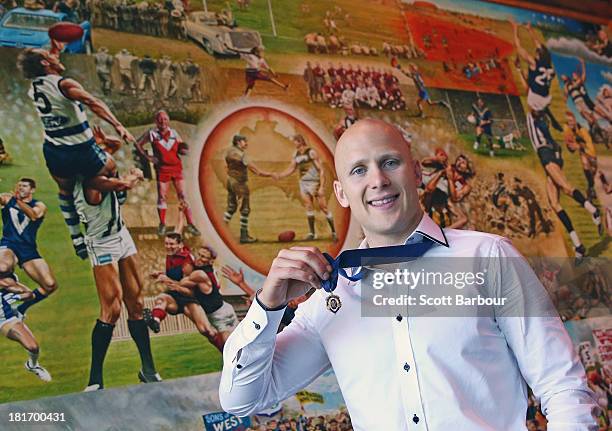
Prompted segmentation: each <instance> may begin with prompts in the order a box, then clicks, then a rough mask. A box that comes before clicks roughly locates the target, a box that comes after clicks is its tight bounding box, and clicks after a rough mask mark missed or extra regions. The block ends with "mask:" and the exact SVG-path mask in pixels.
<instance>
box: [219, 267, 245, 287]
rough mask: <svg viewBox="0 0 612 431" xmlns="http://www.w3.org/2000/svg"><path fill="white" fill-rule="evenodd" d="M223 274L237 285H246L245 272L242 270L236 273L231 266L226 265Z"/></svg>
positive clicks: (222, 270)
mask: <svg viewBox="0 0 612 431" xmlns="http://www.w3.org/2000/svg"><path fill="white" fill-rule="evenodd" d="M221 273H222V274H223V276H224V277H225V278H227V279H228V280H229V281H231V282H232V283H234V284H236V285H239V284H240V283H244V272H243V271H242V268H240V270H239V271H238V272H236V270H235V269H234V268H232V267H231V266H229V265H225V266H224V267H223V268H221Z"/></svg>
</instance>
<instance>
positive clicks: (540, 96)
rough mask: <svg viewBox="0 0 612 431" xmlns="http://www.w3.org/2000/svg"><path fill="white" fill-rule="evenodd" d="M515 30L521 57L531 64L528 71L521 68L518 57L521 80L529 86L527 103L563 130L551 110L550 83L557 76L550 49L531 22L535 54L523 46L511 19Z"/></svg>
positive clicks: (530, 107)
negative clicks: (540, 38) (525, 71)
mask: <svg viewBox="0 0 612 431" xmlns="http://www.w3.org/2000/svg"><path fill="white" fill-rule="evenodd" d="M510 24H512V29H513V31H514V44H515V45H516V50H517V52H518V55H519V57H520V58H522V59H523V60H524V61H525V62H527V64H528V65H529V67H528V71H527V73H526V74H525V73H523V71H522V70H521V63H520V61H519V60H518V59H517V63H516V66H517V68H518V70H519V74H520V76H521V80H522V81H523V84H524V85H525V86H526V87H527V105H528V106H529V109H530V110H531V111H536V112H539V111H542V112H544V113H545V114H546V116H547V117H548V118H549V119H550V122H551V124H552V126H553V127H554V128H555V129H557V130H558V131H562V130H563V129H562V127H561V125H560V124H559V122H558V121H557V120H556V119H555V117H554V116H553V114H552V112H550V103H551V101H552V95H551V94H550V84H551V82H552V80H553V78H554V77H555V70H554V69H553V66H552V60H551V56H550V51H549V50H548V48H546V46H545V45H544V44H542V43H541V42H540V40H539V39H538V37H537V36H536V34H535V32H534V31H533V29H532V28H531V25H530V24H527V30H528V31H529V35H530V36H531V39H532V40H533V41H534V43H535V45H536V50H535V55H533V56H532V55H531V54H529V52H527V50H526V49H525V48H523V47H522V46H521V42H520V40H519V36H518V24H517V23H516V22H514V21H512V20H511V21H510Z"/></svg>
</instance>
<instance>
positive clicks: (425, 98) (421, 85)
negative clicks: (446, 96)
mask: <svg viewBox="0 0 612 431" xmlns="http://www.w3.org/2000/svg"><path fill="white" fill-rule="evenodd" d="M391 65H392V66H393V67H395V68H397V70H399V71H400V72H402V73H403V74H404V75H406V76H407V77H408V78H410V79H412V82H414V86H415V87H416V88H417V91H418V93H419V96H418V97H417V101H416V105H417V109H418V110H419V116H421V117H423V118H425V112H424V111H423V102H427V104H428V105H429V106H434V105H439V106H444V107H445V108H447V109H450V105H449V104H448V102H446V101H444V100H431V98H430V97H429V92H428V91H427V87H425V81H423V76H422V75H421V72H419V68H418V67H417V65H416V64H414V63H410V64H408V71H407V72H406V71H405V70H404V69H402V65H401V64H399V63H398V62H397V59H395V61H394V60H393V59H392V60H391Z"/></svg>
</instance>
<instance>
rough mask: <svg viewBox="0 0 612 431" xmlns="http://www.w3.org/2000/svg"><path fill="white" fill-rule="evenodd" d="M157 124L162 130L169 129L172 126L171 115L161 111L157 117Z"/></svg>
mask: <svg viewBox="0 0 612 431" xmlns="http://www.w3.org/2000/svg"><path fill="white" fill-rule="evenodd" d="M155 125H156V126H157V128H158V129H159V130H161V131H164V130H167V129H168V126H170V117H169V116H168V114H166V113H165V112H160V113H159V114H157V116H156V117H155Z"/></svg>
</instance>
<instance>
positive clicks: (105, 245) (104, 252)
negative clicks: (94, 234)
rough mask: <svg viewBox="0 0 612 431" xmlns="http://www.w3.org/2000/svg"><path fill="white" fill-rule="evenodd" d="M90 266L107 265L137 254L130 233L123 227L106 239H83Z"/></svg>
mask: <svg viewBox="0 0 612 431" xmlns="http://www.w3.org/2000/svg"><path fill="white" fill-rule="evenodd" d="M85 245H86V246H87V253H88V254H89V261H90V262H91V266H100V265H108V264H109V263H113V262H118V261H120V260H121V259H125V258H126V257H128V256H131V255H133V254H136V253H138V250H136V245H135V244H134V240H133V239H132V237H131V235H130V231H128V230H127V228H126V227H125V226H124V227H123V228H122V229H121V230H120V231H119V232H117V233H116V234H114V235H111V236H109V237H106V238H101V239H89V238H85Z"/></svg>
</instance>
